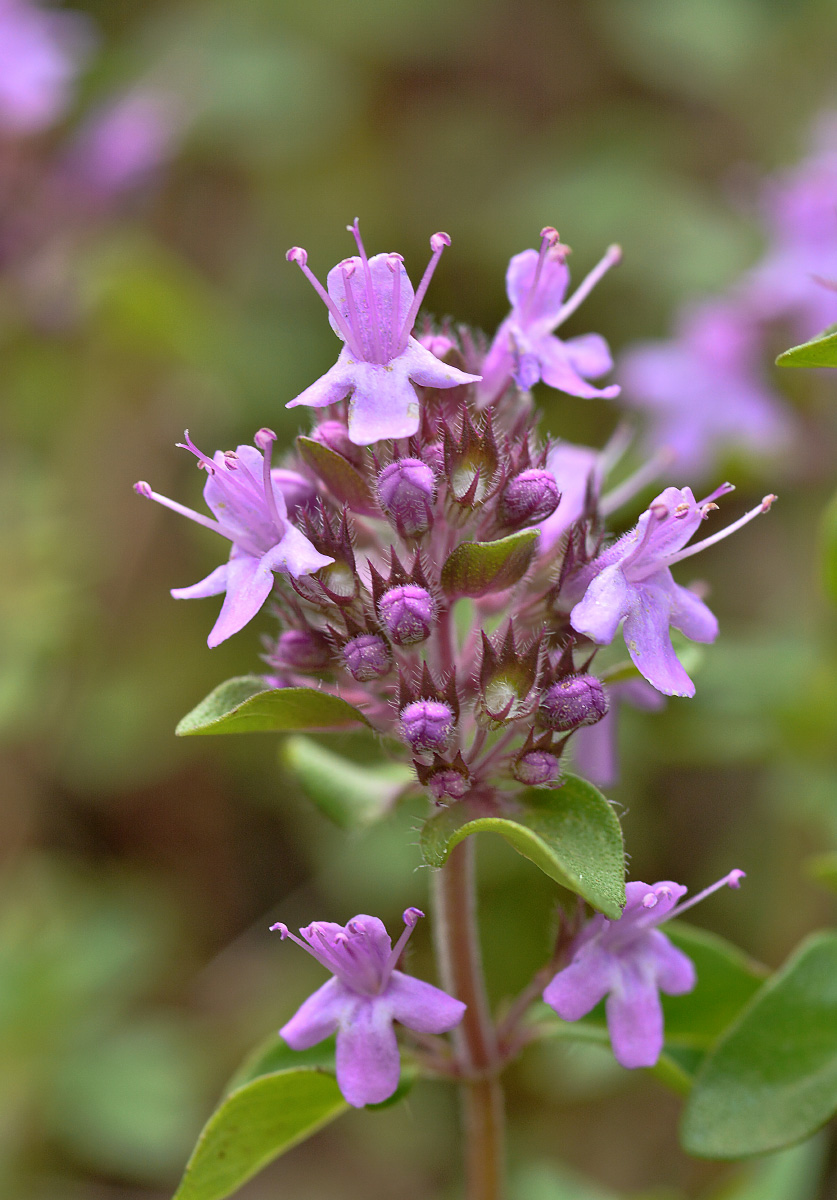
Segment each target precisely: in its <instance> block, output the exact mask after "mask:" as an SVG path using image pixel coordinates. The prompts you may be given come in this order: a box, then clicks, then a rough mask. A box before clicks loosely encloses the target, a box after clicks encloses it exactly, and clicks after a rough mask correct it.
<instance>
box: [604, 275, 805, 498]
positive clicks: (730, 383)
mask: <svg viewBox="0 0 837 1200" xmlns="http://www.w3.org/2000/svg"><path fill="white" fill-rule="evenodd" d="M761 342H762V338H761V335H760V330H759V328H758V326H757V325H756V324H755V322H754V321H753V320H752V318H751V317H749V316H748V315H747V313H746V312H744V311H743V310H742V309H741V307H740V306H737V305H735V304H734V303H731V302H730V301H728V300H725V299H720V300H709V301H706V302H705V303H703V304H700V305H696V306H693V307H690V308H688V309H686V310H685V311H684V312H683V313H682V315H681V318H680V321H679V323H678V328H677V331H676V334H675V337H674V338H673V339H672V340H670V341H659V342H640V343H638V344H635V345H633V346H631V348H630V349H629V350H628V351H627V352H626V353H625V354H623V355H622V357H621V359H620V362H619V369H620V378H621V380H622V385H623V393H622V395H623V400H624V402H625V403H626V404H627V405H629V406H631V407H633V408H637V409H640V410H643V411H645V412H646V413H647V414H648V417H649V421H650V425H649V428H648V439H649V441H650V443H651V445H652V446H653V447H654V448H657V449H660V448H663V447H665V448H666V449H668V450H669V451H670V452H671V454H672V458H673V462H674V465H675V466H677V467H678V468H679V469H681V470H682V471H684V472H691V473H699V474H703V473H705V472H706V471H708V470H709V469H710V468H711V467H712V465H713V463H714V462H715V459H716V458H717V456H718V452H719V451H721V450H724V449H730V448H732V449H737V448H740V449H744V450H749V451H751V452H755V453H760V454H769V453H772V452H776V451H777V450H779V449H780V448H781V447H782V446H783V443H784V442H785V441H786V439H787V438H788V437H789V436H790V434H791V430H792V423H791V419H790V416H789V415H788V413H787V412H786V411H785V410H784V407H783V404H782V401H781V400H780V399H779V397H778V396H777V395H776V394H775V393H774V392H772V391H771V390H770V388H769V387H768V385H767V382H766V380H765V379H764V378H763V369H762V365H761V364H762V362H763V359H764V353H763V347H762V345H761Z"/></svg>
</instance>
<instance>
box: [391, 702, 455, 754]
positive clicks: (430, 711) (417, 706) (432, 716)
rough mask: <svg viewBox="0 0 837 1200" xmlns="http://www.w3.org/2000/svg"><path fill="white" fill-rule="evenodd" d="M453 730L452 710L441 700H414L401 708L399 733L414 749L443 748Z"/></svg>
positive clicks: (419, 750)
mask: <svg viewBox="0 0 837 1200" xmlns="http://www.w3.org/2000/svg"><path fill="white" fill-rule="evenodd" d="M452 732H453V712H452V711H451V708H450V705H448V704H445V703H444V701H442V700H416V701H414V703H412V704H408V705H407V706H406V707H405V708H403V709H402V710H401V733H402V734H403V736H404V741H405V742H407V743H408V745H409V746H411V747H412V749H413V750H414V751H418V752H421V751H431V750H444V749H445V748H446V747H447V744H448V742H449V741H450V736H451V733H452Z"/></svg>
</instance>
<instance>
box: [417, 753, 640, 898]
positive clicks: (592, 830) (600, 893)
mask: <svg viewBox="0 0 837 1200" xmlns="http://www.w3.org/2000/svg"><path fill="white" fill-rule="evenodd" d="M515 802H516V807H515V809H514V811H513V812H510V813H509V814H508V815H504V816H481V815H479V813H477V812H476V811H475V810H472V809H469V807H468V805H467V804H462V805H455V806H454V807H451V808H448V809H445V810H444V811H443V812H441V813H439V814H438V815H436V816H434V817H431V818H430V820H429V821H427V822H426V823H425V825H424V828H423V829H422V831H421V839H420V844H421V850H422V854H423V856H424V861H425V862H426V863H427V864H428V865H429V866H432V867H441V866H442V865H443V864H444V862H445V861H446V860H447V857H448V855H449V854H450V852H451V850H453V848H454V846H456V845H458V843H459V842H461V841H462V840H463V839H464V838H466V837H469V836H470V835H471V834H473V833H481V832H486V833H499V834H500V835H501V836H502V837H504V838H505V839H506V841H507V842H508V843H509V844H510V845H511V846H512V847H513V848H514V849H515V850H516V851H517V852H518V854H522V855H523V856H524V857H525V858H528V859H531V861H532V862H533V863H534V864H535V866H537V867H540V869H541V870H542V871H543V872H544V873H545V874H546V875H548V876H549V877H550V879H554V880H555V881H556V882H557V883H560V884H561V885H562V886H563V887H566V888H569V890H570V891H572V892H575V893H576V894H577V895H579V896H583V897H584V899H585V900H587V901H589V903H590V904H592V905H593V907H594V908H598V909H600V910H601V911H602V912H603V913H605V915H606V916H609V917H611V918H614V919H615V918H617V917H618V916H619V915H620V913H621V911H622V908H623V906H624V904H625V852H624V849H623V845H622V830H621V828H620V825H619V821H618V820H617V817H616V814H615V812H614V811H613V809H612V807H611V806H610V804H609V803H608V801H607V800H606V799H605V797H604V796H603V795H602V794H601V792H599V791H598V790H597V789H596V788H595V787H593V785H592V784H591V783H588V782H587V781H586V780H584V779H579V778H578V777H577V776H575V775H567V776H565V782H564V784H563V786H562V787H561V788H558V789H556V790H554V791H547V790H541V789H538V788H527V789H526V791H524V792H521V793H519V794H518V795H517V796H516V797H515Z"/></svg>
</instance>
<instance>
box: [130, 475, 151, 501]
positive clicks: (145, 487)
mask: <svg viewBox="0 0 837 1200" xmlns="http://www.w3.org/2000/svg"><path fill="white" fill-rule="evenodd" d="M134 491H135V492H136V493H137V495H138V496H145V498H146V500H150V499H151V498H152V496H151V484H150V483H146V482H145V480H144V479H140V480H138V481H137V482H136V483H135V484H134Z"/></svg>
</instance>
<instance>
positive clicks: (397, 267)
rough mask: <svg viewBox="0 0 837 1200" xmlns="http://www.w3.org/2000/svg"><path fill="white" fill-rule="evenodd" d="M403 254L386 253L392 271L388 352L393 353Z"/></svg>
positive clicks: (397, 319) (399, 321) (399, 326)
mask: <svg viewBox="0 0 837 1200" xmlns="http://www.w3.org/2000/svg"><path fill="white" fill-rule="evenodd" d="M403 262H404V256H403V254H394V253H393V254H388V255H387V266H388V267H389V269H390V271H392V311H391V312H390V316H389V347H388V351H389V353H390V354H395V352H396V347H397V345H398V337H399V334H400V333H401V264H402V263H403Z"/></svg>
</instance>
